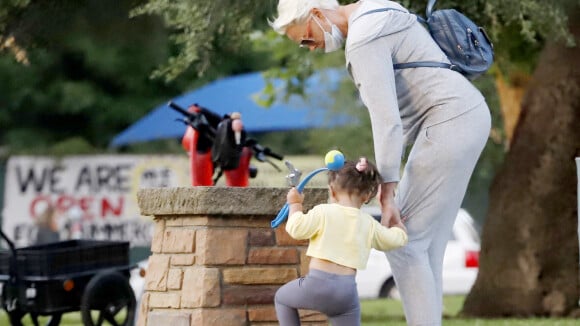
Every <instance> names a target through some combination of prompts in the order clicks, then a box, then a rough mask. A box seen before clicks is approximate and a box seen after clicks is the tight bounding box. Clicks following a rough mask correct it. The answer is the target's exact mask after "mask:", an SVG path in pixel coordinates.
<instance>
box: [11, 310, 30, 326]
mask: <svg viewBox="0 0 580 326" xmlns="http://www.w3.org/2000/svg"><path fill="white" fill-rule="evenodd" d="M6 312H7V313H8V318H9V319H10V325H12V326H22V317H24V315H26V313H25V312H23V311H22V310H20V309H15V310H12V311H6Z"/></svg>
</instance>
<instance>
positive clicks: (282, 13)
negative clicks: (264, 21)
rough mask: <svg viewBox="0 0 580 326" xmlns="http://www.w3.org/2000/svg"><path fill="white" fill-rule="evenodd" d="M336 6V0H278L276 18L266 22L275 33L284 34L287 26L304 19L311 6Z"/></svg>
mask: <svg viewBox="0 0 580 326" xmlns="http://www.w3.org/2000/svg"><path fill="white" fill-rule="evenodd" d="M338 7H339V4H338V1H337V0H280V1H279V2H278V18H276V19H275V20H274V21H268V23H269V24H270V26H272V28H273V29H274V30H275V31H276V32H277V33H279V34H286V29H287V28H288V26H290V25H293V24H296V23H300V22H303V21H304V20H306V18H308V15H310V11H311V10H312V8H318V9H336V8H338Z"/></svg>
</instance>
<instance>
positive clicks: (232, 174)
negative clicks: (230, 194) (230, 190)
mask: <svg viewBox="0 0 580 326" xmlns="http://www.w3.org/2000/svg"><path fill="white" fill-rule="evenodd" d="M168 106H169V107H170V108H172V109H174V110H176V111H177V112H179V113H181V114H182V115H183V116H184V118H183V119H179V120H180V121H182V122H184V123H185V124H186V125H187V129H186V131H185V134H184V135H183V138H182V139H181V144H182V146H183V148H184V149H185V151H187V152H188V153H189V160H190V170H191V171H190V172H191V185H192V186H213V185H215V184H216V182H217V181H218V180H219V178H220V177H221V176H222V174H225V178H226V180H225V181H226V186H230V187H248V186H249V184H250V182H249V179H250V178H255V177H256V175H257V173H258V170H257V168H256V167H254V166H251V165H250V160H251V158H252V156H255V157H256V159H257V160H258V161H260V162H268V163H270V164H271V165H272V166H273V167H274V168H275V169H277V170H278V171H281V170H280V169H279V168H278V167H277V166H276V165H275V164H274V163H272V162H271V161H269V160H268V159H267V156H269V157H272V158H275V159H277V160H283V159H284V158H283V156H282V155H279V154H276V153H274V152H272V151H271V150H270V149H269V148H268V147H263V146H261V145H260V144H258V142H257V141H256V140H254V139H251V138H248V137H247V135H246V131H245V129H244V126H243V123H242V120H241V115H240V114H239V113H237V112H233V113H231V114H227V115H224V116H220V115H218V114H216V113H215V112H212V111H210V110H208V109H206V108H204V107H202V106H199V105H197V104H193V105H191V106H190V107H189V108H188V110H185V109H184V108H182V107H180V106H179V105H177V104H176V103H174V102H169V103H168ZM216 170H217V172H216ZM214 174H215V176H214Z"/></svg>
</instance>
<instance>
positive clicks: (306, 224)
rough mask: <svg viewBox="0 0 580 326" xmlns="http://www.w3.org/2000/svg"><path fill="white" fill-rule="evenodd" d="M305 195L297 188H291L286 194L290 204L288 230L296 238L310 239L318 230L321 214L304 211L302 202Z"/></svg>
mask: <svg viewBox="0 0 580 326" xmlns="http://www.w3.org/2000/svg"><path fill="white" fill-rule="evenodd" d="M303 201H304V195H303V194H301V193H299V192H298V190H296V188H292V189H290V191H289V192H288V195H287V196H286V202H287V203H288V205H289V212H288V221H287V222H286V232H288V234H289V235H290V236H291V237H292V238H294V239H298V240H301V239H309V238H311V237H312V236H314V235H315V234H316V232H318V227H319V225H320V223H319V221H320V219H319V215H318V214H315V213H313V211H310V212H309V213H308V214H304V213H303V212H302V209H303V208H302V202H303Z"/></svg>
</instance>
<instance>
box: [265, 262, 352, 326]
mask: <svg viewBox="0 0 580 326" xmlns="http://www.w3.org/2000/svg"><path fill="white" fill-rule="evenodd" d="M274 303H275V305H276V315H277V316H278V321H279V322H280V326H295V325H300V317H299V315H298V309H307V310H316V311H319V312H322V313H323V314H325V315H326V316H328V318H329V320H330V322H331V324H332V325H333V326H357V325H360V304H359V300H358V292H357V290H356V282H355V276H354V275H338V274H332V273H327V272H323V271H320V270H316V269H311V270H310V271H309V272H308V275H306V276H305V277H301V278H298V279H295V280H294V281H291V282H288V283H286V284H285V285H283V286H282V287H281V288H279V289H278V291H277V292H276V297H275V299H274Z"/></svg>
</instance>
